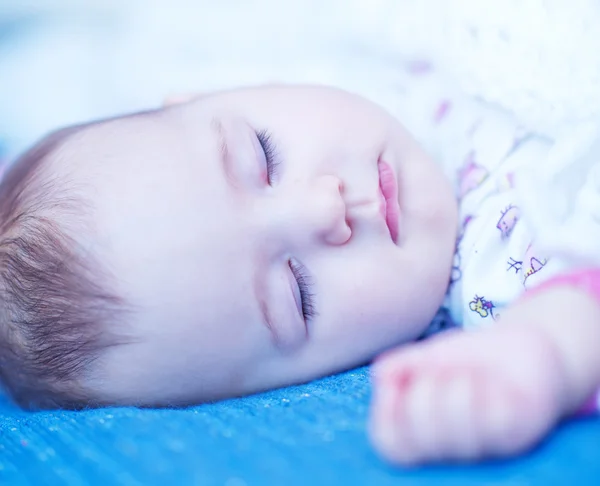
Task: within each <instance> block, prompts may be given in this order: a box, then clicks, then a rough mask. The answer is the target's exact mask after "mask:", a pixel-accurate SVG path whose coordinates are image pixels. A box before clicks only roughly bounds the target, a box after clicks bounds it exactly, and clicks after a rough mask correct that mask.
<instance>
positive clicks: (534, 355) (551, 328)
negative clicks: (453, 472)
mask: <svg viewBox="0 0 600 486" xmlns="http://www.w3.org/2000/svg"><path fill="white" fill-rule="evenodd" d="M594 274H595V280H596V281H597V282H600V272H597V271H596V272H594ZM566 280H568V278H567V279H566ZM599 297H600V295H598V294H597V295H594V291H593V289H592V290H590V288H588V287H585V285H584V286H582V285H577V284H576V285H574V284H573V281H568V282H567V281H565V280H563V281H561V280H557V281H554V282H550V283H549V285H547V286H544V288H540V289H539V291H534V292H532V293H531V295H527V297H526V298H524V299H522V300H520V301H519V302H517V303H516V304H515V305H514V306H513V307H512V308H511V309H508V310H506V311H505V312H504V313H503V315H502V320H501V321H500V322H498V323H497V324H495V325H493V326H491V327H489V328H486V329H483V330H481V331H473V332H456V333H447V334H446V335H441V336H440V337H438V338H434V339H431V340H429V341H425V342H423V343H420V344H415V345H411V346H408V347H407V348H403V349H399V350H394V351H392V352H390V353H388V354H387V355H386V356H384V357H382V358H381V359H380V360H378V362H377V363H376V364H375V367H374V381H375V384H374V402H373V407H372V420H371V437H372V440H373V443H374V445H375V447H376V448H377V449H378V450H379V451H380V452H381V454H382V455H383V456H385V457H386V458H387V459H389V460H390V461H392V462H395V463H400V464H414V463H422V462H431V461H447V460H458V461H465V460H477V459H482V458H485V457H498V456H507V455H511V454H516V453H518V452H521V451H524V450H526V449H528V448H530V447H532V446H533V445H535V444H536V443H537V442H538V441H539V440H540V439H542V438H543V437H544V436H545V435H546V434H547V433H548V432H549V431H550V430H551V429H552V427H553V426H554V425H555V424H556V423H557V421H558V420H560V419H561V418H562V417H564V416H566V415H569V414H571V413H573V412H576V411H577V410H579V409H580V408H581V407H582V406H583V404H584V403H585V402H586V400H587V399H588V398H589V397H590V396H592V394H593V393H594V392H595V391H596V389H597V388H598V386H599V385H600V352H599V349H598V348H599V343H600V298H599Z"/></svg>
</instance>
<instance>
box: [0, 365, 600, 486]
mask: <svg viewBox="0 0 600 486" xmlns="http://www.w3.org/2000/svg"><path fill="white" fill-rule="evenodd" d="M369 395H370V384H369V379H368V370H367V369H366V368H362V369H359V370H355V371H351V372H348V373H345V374H342V375H338V376H334V377H330V378H326V379H323V380H320V381H317V382H314V383H310V384H308V385H304V386H297V387H292V388H287V389H283V390H278V391H274V392H269V393H265V394H261V395H257V396H253V397H248V398H244V399H237V400H229V401H226V402H222V403H218V404H210V405H203V406H199V407H194V408H190V409H186V410H139V409H135V408H112V409H104V410H89V411H84V412H63V411H60V412H40V413H27V412H23V411H20V410H17V409H15V408H13V407H12V406H11V405H10V404H9V403H8V402H7V401H3V402H0V484H2V485H4V484H8V485H44V486H53V485H61V486H63V485H64V486H71V485H96V484H97V485H112V484H119V485H132V486H133V485H154V484H156V485H187V484H193V485H202V486H210V485H221V486H244V485H246V486H254V485H271V484H272V485H285V486H293V485H305V484H311V485H313V484H314V485H320V484H323V485H332V484H348V485H351V484H361V485H363V484H364V485H374V486H385V485H392V484H401V485H403V486H410V485H416V484H418V485H436V486H442V485H453V484H456V485H460V486H468V485H471V484H473V485H475V484H477V485H481V484H494V485H497V484H514V485H537V484H539V485H544V486H546V485H577V486H585V485H590V486H592V485H598V484H600V420H598V419H586V420H578V421H573V422H570V423H568V424H565V425H564V426H563V427H561V428H560V429H559V430H558V431H557V432H556V433H555V434H554V435H553V436H552V437H551V438H550V439H549V440H548V441H547V442H546V443H545V444H543V445H542V446H541V447H540V448H538V449H537V450H536V451H534V452H533V453H532V454H530V455H528V456H526V457H522V458H519V459H516V460H513V461H507V462H496V463H487V464H481V465H477V466H472V467H428V468H422V469H417V470H403V469H396V468H392V467H389V466H388V465H386V464H384V463H383V462H381V461H380V460H379V459H378V458H377V457H376V456H375V454H374V453H373V451H372V450H371V449H370V447H369V444H368V442H367V439H366V435H365V420H366V416H367V410H368V402H369Z"/></svg>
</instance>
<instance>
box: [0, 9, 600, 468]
mask: <svg viewBox="0 0 600 486" xmlns="http://www.w3.org/2000/svg"><path fill="white" fill-rule="evenodd" d="M431 1H434V0H431ZM536 1H537V0H536ZM582 1H583V0H582ZM465 2H466V3H470V6H469V8H465V9H464V11H463V13H464V12H470V13H472V12H477V10H474V9H476V7H477V4H478V2H468V1H466V0H464V1H463V0H461V2H460V3H461V4H465ZM446 3H447V2H441V3H440V6H441V7H443V5H445V4H446ZM479 3H480V2H479ZM513 3H514V2H513ZM526 3H527V5H530V6H531V5H533V4H536V5H537V3H536V2H535V1H534V0H531V1H528V2H526ZM580 3H581V2H580ZM453 5H456V4H453ZM540 5H541V4H540ZM544 5H546V3H544ZM570 7H571V3H570V4H569V8H570ZM449 8H450V7H449ZM540 8H541V7H540ZM544 8H545V7H544ZM557 8H558V7H557ZM432 11H435V10H431V9H430V10H429V11H428V12H426V13H427V16H426V20H427V21H428V22H430V21H431V19H432V18H433V17H432V16H431V15H429V14H430V13H431V12H432ZM456 12H460V9H456V8H450V12H446V13H447V14H448V15H450V13H452V14H453V15H456ZM480 13H481V14H482V16H483V18H486V17H485V16H486V15H488V14H487V13H486V11H485V8H484V9H483V10H481V12H480ZM559 17H560V16H559ZM559 17H557V18H559ZM399 18H400V17H399ZM440 18H441V17H440ZM444 18H445V19H446V20H445V22H450V20H448V19H450V18H451V17H449V16H446V17H444ZM487 18H488V20H489V19H492V21H493V22H495V21H496V20H497V19H498V18H500V17H498V16H495V15H494V16H489V15H488V17H487ZM502 18H504V17H502ZM518 18H520V17H519V16H518V15H513V16H508V17H506V19H518ZM523 18H524V19H525V20H524V23H523V25H524V26H526V27H527V29H526V30H528V29H529V27H528V25H529V24H527V22H529V20H527V19H529V18H530V16H528V14H527V12H524V13H523ZM560 18H562V17H560ZM471 20H472V19H471ZM511 21H512V20H511ZM469 22H470V21H469ZM493 22H492V23H493ZM483 24H485V22H483ZM483 24H482V25H483ZM488 27H489V28H488V30H487V31H486V30H485V29H480V30H477V29H475V30H473V26H472V25H471V24H469V25H468V28H466V29H465V32H467V33H468V36H473V38H475V37H477V38H478V43H477V46H480V45H484V46H485V45H488V46H489V45H493V49H491V50H488V54H486V55H483V54H482V55H481V56H480V57H477V55H475V54H476V53H473V52H472V53H471V55H467V54H465V52H467V51H465V46H463V45H461V46H460V49H457V50H456V52H457V53H461V54H460V55H462V56H463V57H464V59H465V62H467V61H468V60H477V61H478V63H477V66H476V67H480V68H481V71H480V74H481V76H480V78H477V77H476V76H473V72H472V71H471V72H470V73H471V76H470V77H469V81H470V82H471V85H470V87H471V89H472V92H471V94H474V95H475V96H469V97H466V96H464V95H462V94H458V93H459V91H460V90H459V91H455V90H454V89H453V88H452V87H451V84H450V83H448V82H447V79H446V78H445V77H439V76H438V74H437V71H436V70H435V69H434V68H433V66H432V64H431V63H429V62H428V61H427V60H419V59H413V60H412V61H411V62H408V63H407V64H406V65H405V67H404V71H403V73H404V74H402V76H400V78H401V79H400V81H399V82H400V84H399V85H398V86H396V90H395V91H394V92H395V93H396V94H395V95H394V96H391V97H390V98H389V99H388V100H387V101H386V102H385V103H383V105H385V109H384V108H382V107H381V105H382V103H381V100H378V101H380V104H375V103H373V102H371V101H367V100H366V99H363V98H362V97H360V96H357V95H355V94H350V93H349V92H346V91H341V90H339V89H334V88H328V87H320V86H293V85H288V86H261V87H251V88H244V89H234V90H228V91H221V92H214V93H207V94H204V95H202V96H196V97H190V98H186V97H182V98H180V99H177V100H176V102H175V103H171V104H169V105H168V106H165V107H164V108H161V109H157V110H152V111H148V112H144V113H136V114H132V115H128V116H123V117H118V118H114V119H109V120H102V121H98V122H93V123H87V124H83V125H78V126H73V127H69V128H65V129H62V130H59V131H57V132H54V133H53V134H51V135H49V136H47V137H46V138H44V139H43V140H41V141H40V142H39V143H37V144H36V145H35V146H34V147H33V148H31V149H30V150H29V151H27V152H26V153H25V154H24V155H23V156H22V157H21V158H20V159H19V160H17V161H16V162H15V163H14V164H13V165H12V166H11V168H10V169H9V170H8V171H7V173H6V174H5V175H4V177H3V180H2V182H1V185H0V290H1V292H2V299H3V305H2V310H1V314H0V380H1V382H2V384H3V385H4V387H5V388H6V389H7V391H8V392H9V393H10V394H11V395H12V397H13V398H14V399H15V401H17V402H18V403H19V404H21V405H23V406H25V407H31V408H53V407H68V408H82V407H87V406H105V405H138V406H185V405H189V404H196V403H201V402H206V401H212V400H219V399H223V398H227V397H233V396H240V395H246V394H250V393H254V392H258V391H261V390H266V389H270V388H274V387H281V386H285V385H289V384H294V383H301V382H306V381H308V380H311V379H313V378H316V377H320V376H323V375H326V374H330V373H334V372H337V371H340V370H344V369H348V368H351V367H354V366H357V365H360V364H364V363H368V362H370V361H371V360H373V359H374V358H376V357H377V356H378V355H380V354H381V353H384V354H383V355H382V356H381V357H380V358H378V359H377V360H376V363H375V365H374V372H373V381H374V385H373V386H374V397H373V404H372V414H371V423H370V433H371V438H372V441H373V444H374V445H375V447H376V448H377V449H378V451H379V452H380V453H381V454H382V455H383V456H384V457H385V458H387V459H389V460H390V461H392V462H394V463H400V464H415V463H423V462H428V461H445V460H454V461H471V460H478V459H482V458H488V457H502V456H508V455H513V454H516V453H519V452H521V451H524V450H526V449H528V448H530V447H532V446H534V445H535V444H537V443H538V442H539V441H540V440H542V439H543V438H544V437H545V436H546V435H547V434H548V433H549V432H550V431H551V430H552V429H553V427H554V426H555V425H556V424H557V423H558V422H559V421H560V420H561V419H563V418H564V417H568V416H572V415H573V414H578V413H590V412H594V411H596V410H597V397H596V393H597V389H598V387H599V385H600V353H598V343H599V342H600V270H598V269H597V265H598V263H599V262H600V250H599V248H600V226H599V225H598V218H599V217H600V216H599V214H600V212H599V211H600V209H599V208H600V200H599V197H598V196H599V195H600V191H599V190H598V187H600V173H599V172H598V171H599V170H600V169H598V164H597V162H596V158H595V157H594V156H595V154H596V153H598V152H597V151H596V148H597V147H595V146H593V144H591V143H590V140H591V139H592V138H593V137H591V135H590V134H593V133H594V130H593V128H594V127H592V128H589V127H588V128H587V129H586V127H584V128H583V129H582V130H581V131H574V132H572V134H571V136H570V137H567V138H566V139H564V140H566V141H563V143H561V144H558V145H557V144H555V143H554V142H553V141H554V139H553V138H552V137H551V136H546V135H548V133H546V132H545V131H544V130H534V129H532V126H531V124H530V123H529V124H528V123H521V121H522V120H524V119H526V118H527V116H524V117H521V118H522V119H521V120H519V117H513V116H511V115H510V114H509V113H508V112H509V111H511V110H512V111H518V110H516V109H513V108H515V107H517V108H518V107H519V106H520V107H527V108H526V109H525V110H524V112H525V114H526V115H533V114H535V113H534V111H533V110H531V109H530V108H529V107H530V106H534V105H535V103H534V104H532V105H530V104H527V103H529V102H531V101H532V97H534V95H535V96H537V95H540V96H541V95H543V94H544V92H543V89H545V87H546V85H547V84H550V81H552V80H555V79H557V77H556V76H559V75H560V73H559V72H557V73H556V76H548V77H545V78H544V83H543V84H542V85H541V87H539V89H538V87H537V85H535V83H534V86H533V88H532V89H525V90H523V91H522V93H521V94H523V93H525V95H524V96H523V97H519V96H517V95H518V93H517V92H511V91H510V89H508V88H510V87H511V86H508V88H507V85H506V84H505V85H502V86H500V87H501V88H502V89H496V88H498V86H493V87H494V89H492V90H491V91H490V93H491V95H490V96H482V93H477V92H476V91H477V89H476V87H477V82H478V81H482V80H483V81H486V80H488V81H489V78H490V76H491V74H490V73H496V74H498V73H500V74H502V73H504V72H507V70H506V69H500V67H499V66H502V65H501V62H502V61H506V60H507V59H512V58H510V57H508V56H500V55H498V62H495V63H489V62H488V63H486V62H484V61H486V60H488V59H489V56H490V54H489V53H490V52H500V51H499V50H498V49H500V47H498V46H503V45H505V44H506V43H507V42H509V41H507V39H509V38H510V35H511V31H510V29H509V30H506V29H504V28H503V29H501V32H500V31H498V32H500V34H501V35H500V34H498V32H497V30H498V29H496V26H495V24H494V25H492V27H490V26H489V25H488ZM395 28H396V31H397V32H408V30H407V29H401V28H398V26H397V25H396V26H395ZM551 30H552V29H550V31H551ZM438 31H441V30H439V29H430V30H427V29H417V30H416V31H415V35H417V34H418V32H427V34H428V35H429V34H430V33H431V32H438ZM492 31H493V35H491V36H490V37H489V38H486V37H485V35H486V32H487V33H488V34H489V32H492ZM579 31H581V29H579V30H578V32H579ZM383 32H384V29H377V33H378V35H381V36H382V35H383ZM590 32H591V31H590ZM517 37H518V36H517ZM469 38H470V37H469ZM515 38H516V37H515ZM570 38H571V37H564V36H563V37H562V39H563V40H565V39H570ZM490 39H492V40H493V42H497V43H498V44H494V43H493V42H492V41H490ZM486 42H487V44H486ZM489 42H492V44H489ZM509 44H510V42H509ZM448 45H450V43H448ZM560 45H561V46H562V45H563V43H562V41H561V44H560ZM482 52H483V51H482ZM518 52H523V51H518ZM561 52H562V51H561ZM593 52H597V50H595V51H593ZM479 54H481V53H479ZM567 57H568V60H569V62H571V61H573V60H574V59H575V57H574V56H573V55H569V56H567ZM450 58H451V56H449V57H447V59H450ZM534 58H535V59H538V60H539V59H542V60H544V59H550V57H547V56H546V57H544V56H538V57H536V56H535V55H534V56H533V57H531V56H529V57H527V63H529V64H527V63H526V64H527V66H528V68H527V69H532V66H533V64H531V62H530V61H531V59H534ZM457 60H458V57H457V58H456V59H455V61H457ZM582 65H583V64H582ZM456 66H459V62H458V61H457V63H456ZM456 66H455V67H456ZM495 67H498V69H497V71H494V69H495ZM528 72H529V71H527V70H524V71H523V73H521V74H520V75H519V76H513V75H511V76H508V77H506V79H508V80H509V81H512V80H513V78H514V79H518V80H519V82H521V83H523V85H525V84H526V82H527V81H532V80H533V78H528V77H527V76H526V74H527V73H528ZM463 74H464V73H463ZM575 75H576V71H575V70H574V69H573V66H571V68H570V69H569V71H568V79H569V80H572V79H575ZM583 78H585V76H583ZM583 78H582V79H583ZM536 79H537V78H536ZM546 81H547V82H546ZM532 82H533V81H532ZM569 82H570V81H569ZM474 87H475V88H474ZM504 88H506V89H504ZM503 90H504V91H503ZM465 91H468V90H465ZM596 91H597V90H596ZM501 92H510V93H512V94H511V96H509V97H507V98H508V99H509V101H510V102H514V106H509V107H508V108H509V109H508V111H503V110H501V109H499V108H498V107H497V105H498V104H501V103H499V99H498V98H497V97H494V95H497V94H498V93H501ZM573 92H574V90H572V89H569V90H567V91H564V92H562V94H564V95H565V96H566V97H567V98H568V97H569V96H571V95H572V94H573ZM490 93H488V94H490ZM476 97H477V98H483V99H486V101H487V103H484V102H481V101H475V98H476ZM557 99H558V98H557ZM565 99H566V98H565ZM553 100H554V98H553ZM500 101H501V100H500ZM509 104H510V103H509ZM517 105H518V106H517ZM557 106H560V104H554V103H553V104H552V110H550V111H549V112H548V115H547V116H545V117H539V116H538V118H544V120H546V121H548V120H550V118H551V116H552V115H555V114H556V107H557ZM590 106H592V105H591V104H590V105H585V106H582V109H587V108H589V107H590ZM538 115H539V113H538ZM398 120H401V121H402V122H403V124H401V123H400V122H399V121H398ZM529 121H530V120H529ZM404 126H407V127H408V130H407V129H405V128H404ZM586 130H587V131H586ZM409 132H410V133H411V134H409ZM565 147H567V148H569V150H566V149H565ZM576 149H578V150H579V151H578V150H576ZM425 337H427V339H424V338H425Z"/></svg>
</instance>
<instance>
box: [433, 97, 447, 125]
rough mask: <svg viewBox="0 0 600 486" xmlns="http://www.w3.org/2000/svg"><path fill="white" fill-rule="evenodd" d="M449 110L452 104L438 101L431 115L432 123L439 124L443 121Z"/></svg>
mask: <svg viewBox="0 0 600 486" xmlns="http://www.w3.org/2000/svg"><path fill="white" fill-rule="evenodd" d="M451 108H452V103H450V101H449V100H442V101H440V103H439V104H438V106H437V108H436V110H435V113H434V115H433V121H434V123H441V122H442V121H443V120H444V118H446V116H448V113H449V112H450V109H451Z"/></svg>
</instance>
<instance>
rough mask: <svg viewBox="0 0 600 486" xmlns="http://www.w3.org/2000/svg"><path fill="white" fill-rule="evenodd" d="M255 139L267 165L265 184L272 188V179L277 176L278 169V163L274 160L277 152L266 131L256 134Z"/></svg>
mask: <svg viewBox="0 0 600 486" xmlns="http://www.w3.org/2000/svg"><path fill="white" fill-rule="evenodd" d="M256 138H257V139H258V143H260V146H261V147H262V150H263V152H264V154H265V160H266V163H267V183H268V184H269V185H270V186H272V185H273V179H274V178H275V176H276V175H277V170H278V168H279V162H278V161H277V160H276V157H277V151H276V150H275V145H274V144H273V140H272V138H271V134H270V133H269V132H268V131H267V130H261V131H260V132H257V133H256Z"/></svg>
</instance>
